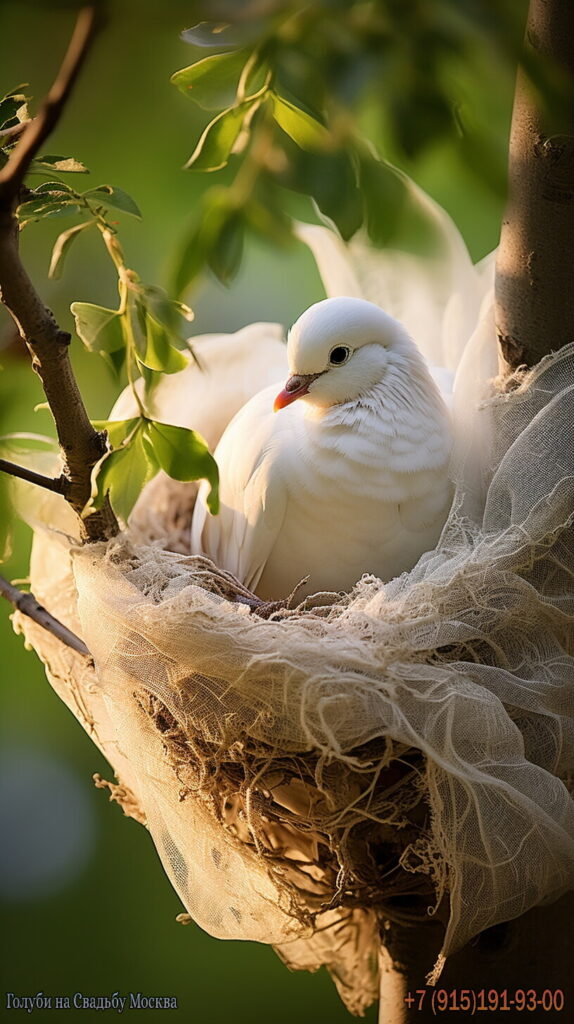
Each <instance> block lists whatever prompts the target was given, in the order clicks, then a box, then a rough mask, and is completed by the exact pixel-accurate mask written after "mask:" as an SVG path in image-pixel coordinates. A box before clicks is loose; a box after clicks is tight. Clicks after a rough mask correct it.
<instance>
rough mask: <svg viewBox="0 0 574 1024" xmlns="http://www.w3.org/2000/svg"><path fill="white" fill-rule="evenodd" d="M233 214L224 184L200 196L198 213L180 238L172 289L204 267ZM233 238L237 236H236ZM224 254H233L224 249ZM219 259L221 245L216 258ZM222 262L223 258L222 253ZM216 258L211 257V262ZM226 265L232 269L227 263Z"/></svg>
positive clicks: (180, 287) (233, 204) (178, 291)
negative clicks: (180, 246) (200, 203)
mask: <svg viewBox="0 0 574 1024" xmlns="http://www.w3.org/2000/svg"><path fill="white" fill-rule="evenodd" d="M236 215H237V205H236V201H235V199H234V197H233V196H231V195H230V194H229V191H228V190H227V189H225V188H219V187H217V188H212V189H210V190H209V191H208V192H206V194H205V196H204V197H203V203H202V205H201V208H200V210H199V213H198V217H197V219H196V221H195V223H194V225H193V227H192V229H191V231H190V232H189V234H188V236H187V238H186V239H185V241H184V244H183V248H182V251H181V253H180V255H179V259H178V262H177V264H176V271H175V274H174V291H175V292H176V294H178V295H180V294H181V292H182V291H183V289H184V288H186V287H187V285H188V284H190V283H191V282H192V281H194V280H195V278H196V277H197V276H198V275H199V274H200V273H201V271H202V270H203V269H204V267H205V264H206V263H207V261H208V260H209V259H210V257H211V255H212V253H213V252H214V249H215V247H216V245H217V243H218V239H219V237H220V235H221V234H222V232H223V231H224V229H225V225H226V223H227V222H228V220H230V219H233V218H235V217H236ZM236 241H237V240H236ZM228 255H231V256H232V255H233V253H232V252H231V254H229V253H228ZM221 260H222V249H220V252H219V261H220V262H221ZM223 262H225V259H224V256H223ZM217 264H218V260H217V257H216V258H215V265H216V266H217ZM228 269H231V270H232V269H233V267H232V266H231V267H229V265H228Z"/></svg>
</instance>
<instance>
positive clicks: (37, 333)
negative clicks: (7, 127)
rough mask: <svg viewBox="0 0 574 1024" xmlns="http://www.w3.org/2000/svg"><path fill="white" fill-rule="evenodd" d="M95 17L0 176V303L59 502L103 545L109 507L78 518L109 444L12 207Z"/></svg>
mask: <svg viewBox="0 0 574 1024" xmlns="http://www.w3.org/2000/svg"><path fill="white" fill-rule="evenodd" d="M97 11H98V4H97V3H93V4H90V5H89V6H88V7H85V8H83V9H82V10H81V11H80V13H79V15H78V19H77V22H76V27H75V30H74V33H73V36H72V40H71V42H70V45H69V47H68V51H67V53H66V56H65V57H64V61H63V63H62V66H61V68H60V71H59V72H58V75H57V76H56V80H55V82H54V85H53V86H52V88H51V89H50V92H49V93H48V97H47V98H46V100H45V102H44V104H43V106H42V108H41V110H40V113H39V114H38V116H37V117H36V118H35V119H34V121H33V122H30V124H29V126H28V128H27V129H26V130H25V131H24V132H23V133H22V136H21V138H20V141H19V143H18V145H17V146H16V147H15V149H14V150H13V152H12V154H11V156H10V159H9V160H8V162H7V164H6V165H5V167H4V168H3V170H2V171H1V172H0V296H1V298H2V302H3V303H4V305H5V306H6V308H7V309H8V310H9V312H10V313H11V315H12V317H13V319H14V321H15V323H16V325H17V327H18V330H19V332H20V335H21V337H22V338H23V339H24V341H25V342H26V345H27V346H28V350H29V352H30V355H31V357H32V366H33V368H34V370H35V371H36V373H37V374H38V376H39V377H40V379H41V381H42V385H43V387H44V392H45V394H46V398H47V399H48V405H49V406H50V411H51V413H52V415H53V417H54V421H55V424H56V430H57V434H58V440H59V442H60V447H61V450H62V455H63V459H64V472H63V477H64V480H65V484H64V487H65V497H66V500H67V501H68V502H69V504H70V505H71V507H72V508H73V509H74V511H75V512H76V513H77V514H78V516H80V519H81V531H82V537H83V539H84V540H106V539H107V538H108V537H111V536H114V535H115V534H116V533H117V532H118V529H119V528H118V524H117V521H116V518H115V516H114V514H113V512H112V509H111V506H110V504H109V502H108V501H107V500H106V502H105V504H104V506H103V508H102V509H101V510H100V511H98V512H94V513H93V514H92V515H90V516H87V517H86V518H85V519H83V518H81V517H82V511H83V509H84V507H85V505H86V503H87V501H88V500H89V498H90V496H91V473H92V469H93V467H94V466H95V464H96V463H97V462H98V461H99V459H100V458H101V457H102V455H104V454H105V452H106V450H107V442H106V438H105V435H104V434H101V433H99V432H98V431H96V430H95V429H94V427H93V426H92V424H91V423H90V420H89V417H88V414H87V412H86V408H85V406H84V403H83V400H82V396H81V394H80V391H79V388H78V385H77V382H76V378H75V376H74V373H73V370H72V366H71V363H70V358H69V352H68V347H69V342H70V335H69V334H68V333H66V332H65V331H63V330H61V329H60V327H59V326H58V324H57V323H56V321H55V320H54V317H53V316H52V314H51V312H50V310H49V309H46V307H45V306H44V304H43V302H42V300H41V299H40V297H39V295H38V293H37V292H36V290H35V288H34V285H33V284H32V281H31V280H30V278H29V276H28V274H27V272H26V270H25V268H24V266H23V264H22V261H21V259H20V254H19V251H18V222H17V219H16V216H15V207H16V204H17V201H18V192H19V190H20V188H21V185H22V181H23V177H24V175H25V173H26V170H27V168H28V167H29V165H30V162H31V160H32V159H33V158H34V156H35V154H36V153H37V151H38V149H39V148H40V146H41V145H42V144H43V143H44V142H45V140H46V139H47V137H48V136H49V134H50V132H51V131H52V129H53V128H54V126H55V125H56V124H57V122H58V120H59V118H60V115H61V113H62V110H63V108H64V106H65V103H66V100H67V99H68V97H69V95H70V92H71V90H72V87H73V85H74V82H75V81H76V78H77V76H78V73H79V71H80V68H81V66H82V64H83V63H84V61H85V58H86V56H87V53H88V51H89V48H90V45H91V43H92V40H93V38H94V33H95V30H96V27H97V21H98V18H97Z"/></svg>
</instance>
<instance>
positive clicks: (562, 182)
mask: <svg viewBox="0 0 574 1024" xmlns="http://www.w3.org/2000/svg"><path fill="white" fill-rule="evenodd" d="M524 51H525V58H526V60H527V63H528V66H529V67H531V68H538V69H539V72H543V73H544V77H545V78H546V79H548V80H550V81H552V82H554V83H555V84H557V85H558V88H559V94H560V95H559V96H558V95H555V96H554V97H549V96H546V97H544V96H543V95H541V93H540V91H539V89H538V88H537V87H535V86H534V85H533V83H532V81H531V79H530V78H529V77H528V76H527V74H526V72H525V70H524V69H523V68H521V69H520V70H519V73H518V78H517V85H516V95H515V102H514V112H513V118H512V129H511V134H510V152H509V201H508V207H507V210H506V213H505V216H504V220H503V225H502V232H501V238H500V248H499V251H498V259H497V264H496V327H497V333H498V340H499V344H500V348H501V353H502V356H503V358H504V360H505V361H506V363H508V364H509V365H510V366H511V367H513V368H515V367H516V366H518V365H520V364H523V363H526V364H527V365H529V366H531V365H533V364H534V363H536V362H538V360H539V359H541V358H542V356H543V355H545V354H546V353H547V352H551V351H553V350H556V349H559V348H562V346H563V345H566V344H567V343H568V342H570V341H572V340H573V339H574V288H573V287H572V267H573V266H574V31H573V30H572V4H571V0H530V8H529V13H528V23H527V27H526V39H525V44H524Z"/></svg>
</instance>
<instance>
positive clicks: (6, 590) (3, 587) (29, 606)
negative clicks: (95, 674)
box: [0, 576, 92, 662]
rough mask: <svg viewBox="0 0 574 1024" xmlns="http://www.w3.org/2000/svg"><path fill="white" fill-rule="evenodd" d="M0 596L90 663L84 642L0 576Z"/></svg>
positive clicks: (30, 595)
mask: <svg viewBox="0 0 574 1024" xmlns="http://www.w3.org/2000/svg"><path fill="white" fill-rule="evenodd" d="M0 594H1V595H2V597H5V598H6V600H7V601H9V602H10V604H11V605H13V607H14V608H17V609H18V611H19V612H21V613H22V615H27V616H28V618H29V619H33V620H34V622H37V623H38V625H39V626H42V629H45V630H47V631H48V633H51V634H52V636H55V637H57V639H58V640H61V641H62V643H63V644H66V646H67V647H71V648H72V650H73V651H76V652H77V654H82V655H83V656H84V657H85V658H86V659H88V660H89V661H90V662H91V661H92V656H91V654H90V652H89V650H88V648H87V647H86V645H85V643H84V641H83V640H80V638H79V636H76V634H75V633H72V630H71V629H68V627H67V626H64V623H63V622H60V621H59V619H56V618H54V616H53V615H50V612H48V611H46V609H45V608H44V607H43V606H42V605H41V604H39V602H38V601H37V600H36V598H35V597H34V595H33V594H31V593H29V592H26V591H24V590H19V589H18V587H15V586H14V585H13V584H12V583H9V582H8V580H7V579H5V578H4V576H0Z"/></svg>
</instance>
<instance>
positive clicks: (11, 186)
mask: <svg viewBox="0 0 574 1024" xmlns="http://www.w3.org/2000/svg"><path fill="white" fill-rule="evenodd" d="M100 24H101V19H100V5H99V4H98V3H91V4H88V5H87V6H86V7H83V8H82V9H81V10H80V12H79V13H78V17H77V20H76V25H75V28H74V32H73V35H72V38H71V40H70V43H69V46H68V49H67V51H66V55H65V57H64V59H63V61H62V64H61V67H60V70H59V72H58V74H57V76H56V79H55V81H54V84H53V85H52V88H51V89H50V91H49V93H48V95H47V96H46V99H45V100H44V103H43V104H42V108H41V110H40V112H39V114H38V116H37V117H35V118H34V119H33V120H31V121H28V122H27V128H26V130H25V131H24V132H23V134H22V138H21V139H20V142H19V144H18V145H17V146H16V148H15V149H14V150H13V151H12V153H11V154H10V158H9V159H8V161H7V163H6V165H5V166H4V167H3V169H2V170H1V171H0V202H1V203H2V205H3V206H5V205H6V204H8V203H11V202H13V201H14V200H15V199H16V197H17V195H18V190H19V188H20V185H21V184H22V182H23V181H24V176H25V174H26V171H27V170H28V168H29V166H30V164H31V163H32V160H33V159H34V157H35V156H36V154H37V153H38V151H39V150H40V148H41V146H43V145H44V142H45V141H46V139H47V138H48V137H49V136H50V135H51V134H52V132H53V130H54V128H55V127H56V125H57V124H58V121H59V120H60V117H61V115H62V111H63V110H64V107H65V105H66V102H67V100H68V97H69V96H70V93H71V91H72V89H73V87H74V84H75V82H76V79H77V77H78V75H79V73H80V70H81V68H82V65H83V63H84V61H85V59H86V57H87V55H88V52H89V50H90V46H91V43H92V40H93V37H94V35H95V33H96V31H97V30H98V28H99V27H100Z"/></svg>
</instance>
